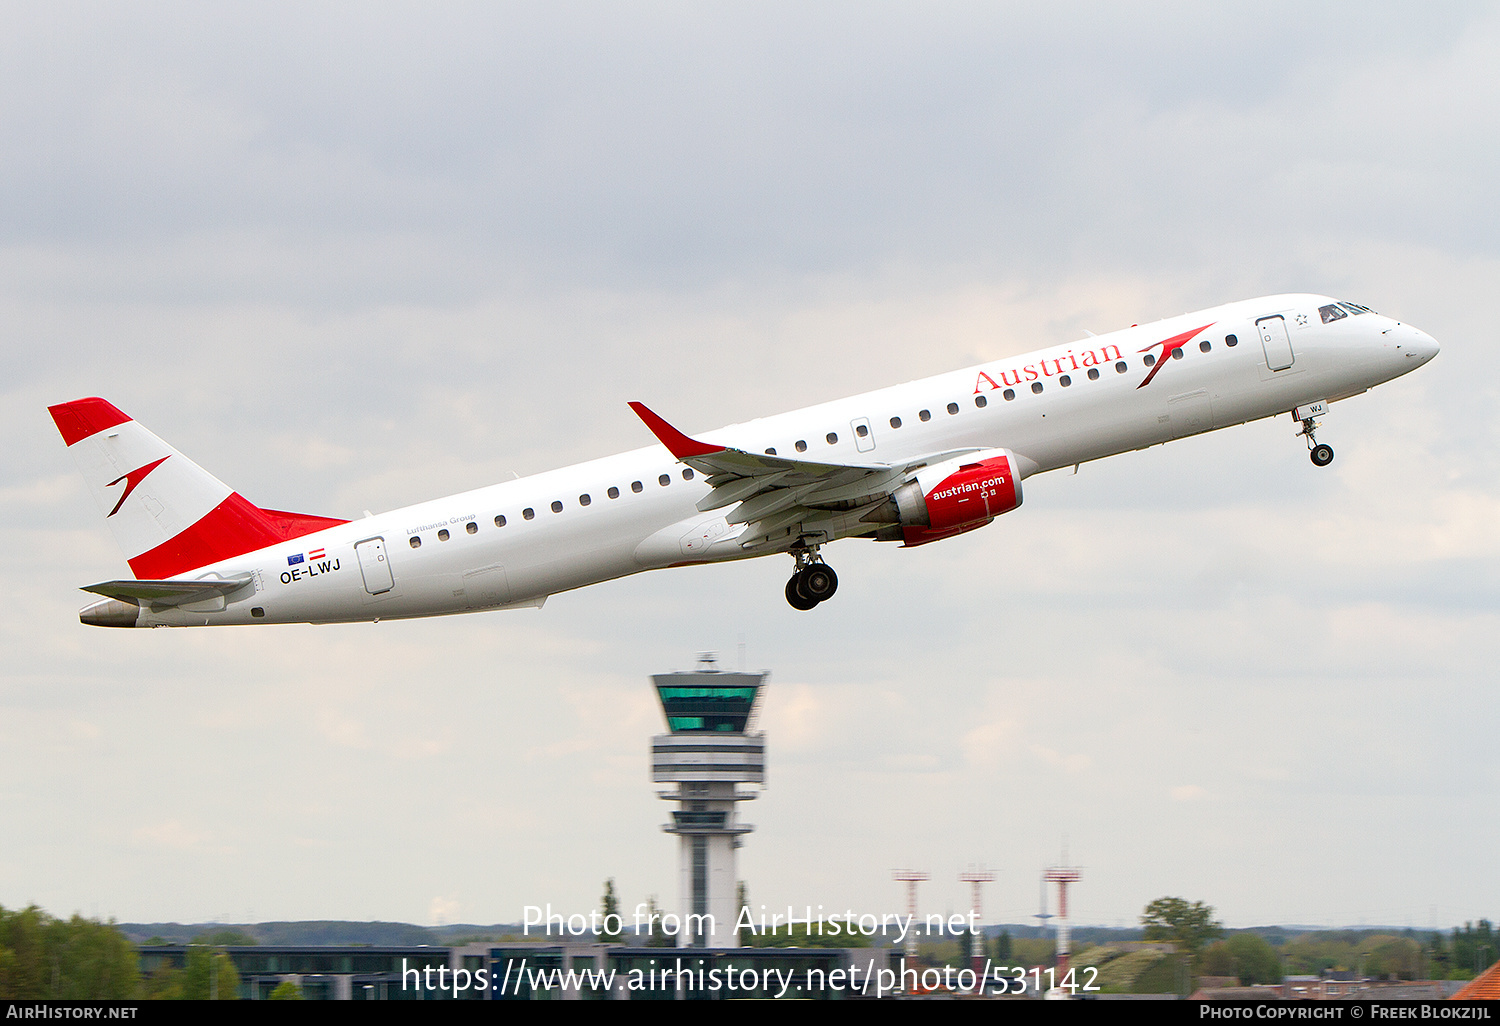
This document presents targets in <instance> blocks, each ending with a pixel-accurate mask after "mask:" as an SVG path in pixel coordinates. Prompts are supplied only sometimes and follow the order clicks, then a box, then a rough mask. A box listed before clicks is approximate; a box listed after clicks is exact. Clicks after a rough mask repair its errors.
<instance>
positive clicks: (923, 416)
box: [917, 410, 932, 424]
mask: <svg viewBox="0 0 1500 1026" xmlns="http://www.w3.org/2000/svg"><path fill="white" fill-rule="evenodd" d="M917 419H918V420H920V421H921V422H922V423H923V424H925V423H927V422H928V421H929V420H931V419H932V411H931V410H923V411H922V412H921V413H918V414H917Z"/></svg>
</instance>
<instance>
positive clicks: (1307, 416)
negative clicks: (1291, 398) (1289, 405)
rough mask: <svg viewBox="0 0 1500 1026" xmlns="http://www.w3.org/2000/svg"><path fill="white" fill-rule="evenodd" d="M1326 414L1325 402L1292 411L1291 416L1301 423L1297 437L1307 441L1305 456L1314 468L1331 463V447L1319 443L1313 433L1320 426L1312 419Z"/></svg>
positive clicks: (1326, 405) (1310, 404)
mask: <svg viewBox="0 0 1500 1026" xmlns="http://www.w3.org/2000/svg"><path fill="white" fill-rule="evenodd" d="M1327 412H1328V404H1327V403H1325V402H1317V403H1309V404H1308V405H1306V406H1299V407H1297V408H1296V409H1295V410H1293V411H1292V416H1293V417H1295V418H1296V419H1297V420H1299V421H1301V422H1302V430H1301V431H1298V432H1297V437H1299V438H1306V439H1307V456H1308V458H1309V459H1311V460H1312V461H1313V466H1315V467H1326V466H1328V464H1330V463H1332V462H1333V446H1331V445H1325V444H1324V443H1322V442H1319V441H1318V440H1317V438H1316V437H1315V436H1314V432H1315V431H1317V430H1318V428H1319V427H1321V426H1322V425H1320V424H1319V423H1318V422H1317V421H1316V420H1314V419H1313V418H1314V417H1317V416H1319V415H1321V414H1324V413H1327Z"/></svg>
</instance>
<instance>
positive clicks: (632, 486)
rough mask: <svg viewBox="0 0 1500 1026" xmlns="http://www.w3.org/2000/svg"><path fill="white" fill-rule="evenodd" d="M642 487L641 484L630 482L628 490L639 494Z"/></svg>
mask: <svg viewBox="0 0 1500 1026" xmlns="http://www.w3.org/2000/svg"><path fill="white" fill-rule="evenodd" d="M642 487H643V486H642V484H641V483H640V482H639V481H632V482H630V490H631V491H632V492H635V493H637V494H639V493H640V490H641V488H642Z"/></svg>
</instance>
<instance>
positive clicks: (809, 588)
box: [786, 545, 839, 612]
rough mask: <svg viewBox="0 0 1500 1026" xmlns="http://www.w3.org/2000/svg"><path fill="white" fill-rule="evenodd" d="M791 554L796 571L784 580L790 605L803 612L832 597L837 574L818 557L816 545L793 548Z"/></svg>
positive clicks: (837, 581) (836, 587) (836, 588)
mask: <svg viewBox="0 0 1500 1026" xmlns="http://www.w3.org/2000/svg"><path fill="white" fill-rule="evenodd" d="M792 555H793V557H795V558H796V560H797V572H796V573H794V574H792V579H791V580H789V581H787V582H786V600H787V602H788V603H790V604H791V607H792V608H793V609H799V610H802V611H804V612H805V611H807V610H809V609H811V608H812V607H813V606H815V605H817V604H818V603H819V602H822V601H824V600H826V599H831V598H833V593H834V592H836V591H838V588H839V575H838V574H836V573H834V572H833V567H831V566H829V565H828V564H827V563H824V562H823V560H822V559H820V558H819V556H818V549H817V546H816V545H815V546H812V547H811V548H807V547H805V546H804V547H801V548H796V549H793V550H792Z"/></svg>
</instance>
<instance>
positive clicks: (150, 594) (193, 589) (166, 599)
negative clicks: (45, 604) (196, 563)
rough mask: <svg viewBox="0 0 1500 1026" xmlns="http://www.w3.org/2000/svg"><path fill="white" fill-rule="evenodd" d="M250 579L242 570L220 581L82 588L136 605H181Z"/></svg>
mask: <svg viewBox="0 0 1500 1026" xmlns="http://www.w3.org/2000/svg"><path fill="white" fill-rule="evenodd" d="M249 583H250V575H249V574H242V575H239V576H237V577H231V578H227V579H225V580H218V581H215V580H209V581H105V582H104V583H103V584H92V585H90V586H89V587H87V588H83V589H81V590H83V591H89V592H93V593H94V594H95V595H103V596H104V597H105V598H112V599H119V600H120V601H122V602H133V603H135V604H136V605H140V604H141V603H142V602H149V603H151V604H152V605H155V606H180V605H183V604H184V603H188V602H202V601H203V600H204V599H210V598H213V597H214V596H216V595H228V594H229V593H230V592H233V591H238V590H239V589H241V588H243V587H244V586H245V585H247V584H249Z"/></svg>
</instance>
